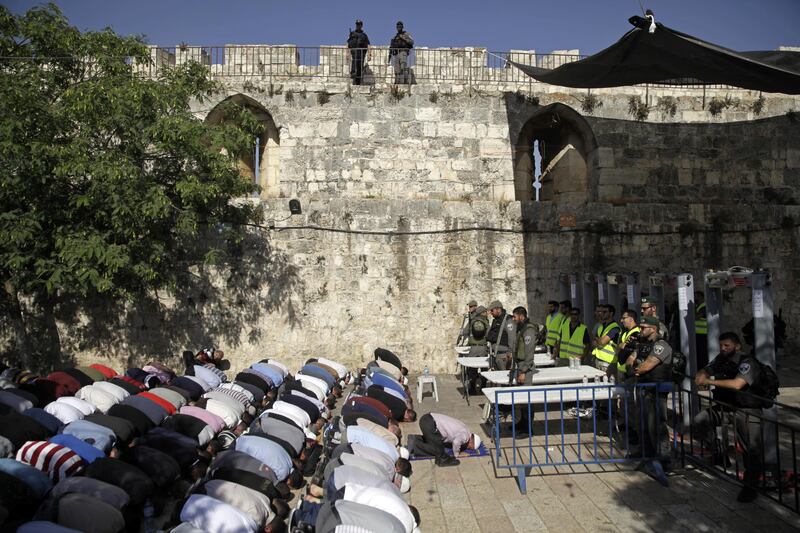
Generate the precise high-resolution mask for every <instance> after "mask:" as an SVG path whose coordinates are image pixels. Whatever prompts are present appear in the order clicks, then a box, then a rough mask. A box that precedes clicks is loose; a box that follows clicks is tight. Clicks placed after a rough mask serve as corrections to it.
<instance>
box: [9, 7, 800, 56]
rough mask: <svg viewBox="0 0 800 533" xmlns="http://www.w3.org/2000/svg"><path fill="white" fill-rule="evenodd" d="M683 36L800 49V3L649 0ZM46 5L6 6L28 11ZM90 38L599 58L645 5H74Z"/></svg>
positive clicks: (70, 11) (75, 18) (77, 21)
mask: <svg viewBox="0 0 800 533" xmlns="http://www.w3.org/2000/svg"><path fill="white" fill-rule="evenodd" d="M641 1H642V4H644V7H645V8H650V9H652V10H653V11H654V12H655V14H656V20H658V21H660V22H663V23H664V24H666V25H667V26H670V27H671V28H673V29H676V30H680V31H682V32H684V33H689V34H691V35H695V36H697V37H700V38H702V39H705V40H708V41H712V42H715V43H717V44H721V45H723V46H727V47H729V48H733V49H736V50H772V49H775V48H777V47H778V46H780V45H793V46H800V0H641ZM41 3H42V2H40V1H30V0H6V1H5V2H4V4H5V5H6V6H8V7H10V8H11V9H12V10H13V11H16V12H24V11H25V10H27V9H28V8H29V7H31V6H34V5H38V4H41ZM55 3H56V4H57V5H59V6H60V7H61V9H62V10H63V11H64V13H65V14H66V15H67V17H68V18H69V20H70V22H71V23H72V24H73V25H75V26H77V27H78V28H80V29H83V30H86V29H101V28H103V27H106V26H110V27H112V28H113V29H114V30H116V31H117V32H118V33H121V34H125V35H128V34H143V35H145V36H146V38H147V40H148V42H150V43H152V44H159V45H164V46H173V45H176V44H178V43H180V42H186V43H189V44H192V45H223V44H296V45H299V46H317V45H321V44H339V43H344V41H345V40H346V38H347V31H348V29H349V28H350V27H352V26H353V21H354V19H355V18H361V19H363V20H364V29H365V31H366V32H367V33H368V34H369V36H370V40H371V41H372V43H373V44H382V43H388V41H389V39H390V38H391V36H392V34H393V33H394V25H395V22H396V21H397V20H398V19H401V20H403V22H404V23H405V26H406V29H407V30H408V31H410V32H411V33H412V34H413V35H414V39H415V40H416V42H417V45H418V46H431V47H461V46H484V47H487V48H489V49H490V50H495V51H505V50H509V49H522V50H528V49H533V50H538V51H540V52H549V51H551V50H556V49H574V48H579V49H580V50H581V52H582V53H587V54H591V53H594V52H597V51H599V50H601V49H603V48H605V47H606V46H608V45H610V44H611V43H613V42H614V41H615V40H616V39H618V38H619V37H620V36H622V34H623V33H625V32H626V31H627V30H628V29H629V28H630V25H629V24H628V22H627V18H628V17H630V16H631V15H636V14H641V9H640V7H639V0H556V1H553V0H547V1H542V0H494V1H491V0H480V1H479V0H461V1H452V0H450V1H443V0H424V1H422V0H405V1H394V2H386V1H378V0H373V1H364V0H362V1H356V0H249V1H248V0H226V1H219V0H218V1H212V0H159V1H154V0H135V1H122V0H65V1H57V2H55Z"/></svg>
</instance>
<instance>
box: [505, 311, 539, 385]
mask: <svg viewBox="0 0 800 533" xmlns="http://www.w3.org/2000/svg"><path fill="white" fill-rule="evenodd" d="M512 314H513V317H514V318H513V320H514V325H515V329H516V340H515V342H514V351H513V353H514V365H515V371H516V380H515V381H516V382H517V384H519V385H530V383H531V376H533V374H535V373H536V363H535V362H534V352H535V351H536V339H537V337H538V336H539V327H538V326H537V325H536V324H532V323H531V322H530V321H529V320H528V310H527V309H525V308H524V307H521V306H520V307H515V308H514V311H513V312H512Z"/></svg>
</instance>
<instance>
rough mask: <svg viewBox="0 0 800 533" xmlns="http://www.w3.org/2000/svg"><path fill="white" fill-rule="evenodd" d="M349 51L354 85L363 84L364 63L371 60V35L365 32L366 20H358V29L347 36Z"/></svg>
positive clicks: (351, 76)
mask: <svg viewBox="0 0 800 533" xmlns="http://www.w3.org/2000/svg"><path fill="white" fill-rule="evenodd" d="M347 53H348V55H349V56H350V78H351V79H352V80H353V85H361V82H362V81H363V78H364V63H365V61H369V59H370V56H371V52H370V50H369V37H368V36H367V34H366V33H365V32H364V22H362V21H361V20H360V19H359V20H356V29H355V30H351V31H350V35H348V36H347Z"/></svg>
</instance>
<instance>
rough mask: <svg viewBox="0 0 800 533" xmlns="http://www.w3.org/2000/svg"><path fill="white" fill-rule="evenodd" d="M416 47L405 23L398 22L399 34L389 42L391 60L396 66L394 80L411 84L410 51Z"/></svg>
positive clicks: (398, 82) (397, 82)
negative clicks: (406, 29)
mask: <svg viewBox="0 0 800 533" xmlns="http://www.w3.org/2000/svg"><path fill="white" fill-rule="evenodd" d="M412 48H414V38H413V37H411V34H410V33H408V32H407V31H405V30H404V29H403V23H402V22H401V21H398V22H397V34H396V35H395V36H394V37H392V41H391V42H390V43H389V61H390V62H391V63H392V65H393V66H394V82H395V83H396V84H398V85H399V84H404V85H407V84H410V83H411V74H410V71H409V69H408V52H409V50H411V49H412Z"/></svg>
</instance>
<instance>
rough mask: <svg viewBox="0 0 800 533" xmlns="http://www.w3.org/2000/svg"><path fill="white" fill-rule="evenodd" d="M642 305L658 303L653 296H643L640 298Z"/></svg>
mask: <svg viewBox="0 0 800 533" xmlns="http://www.w3.org/2000/svg"><path fill="white" fill-rule="evenodd" d="M642 303H643V304H655V303H658V302H657V301H656V299H655V297H654V296H644V297H642Z"/></svg>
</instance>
